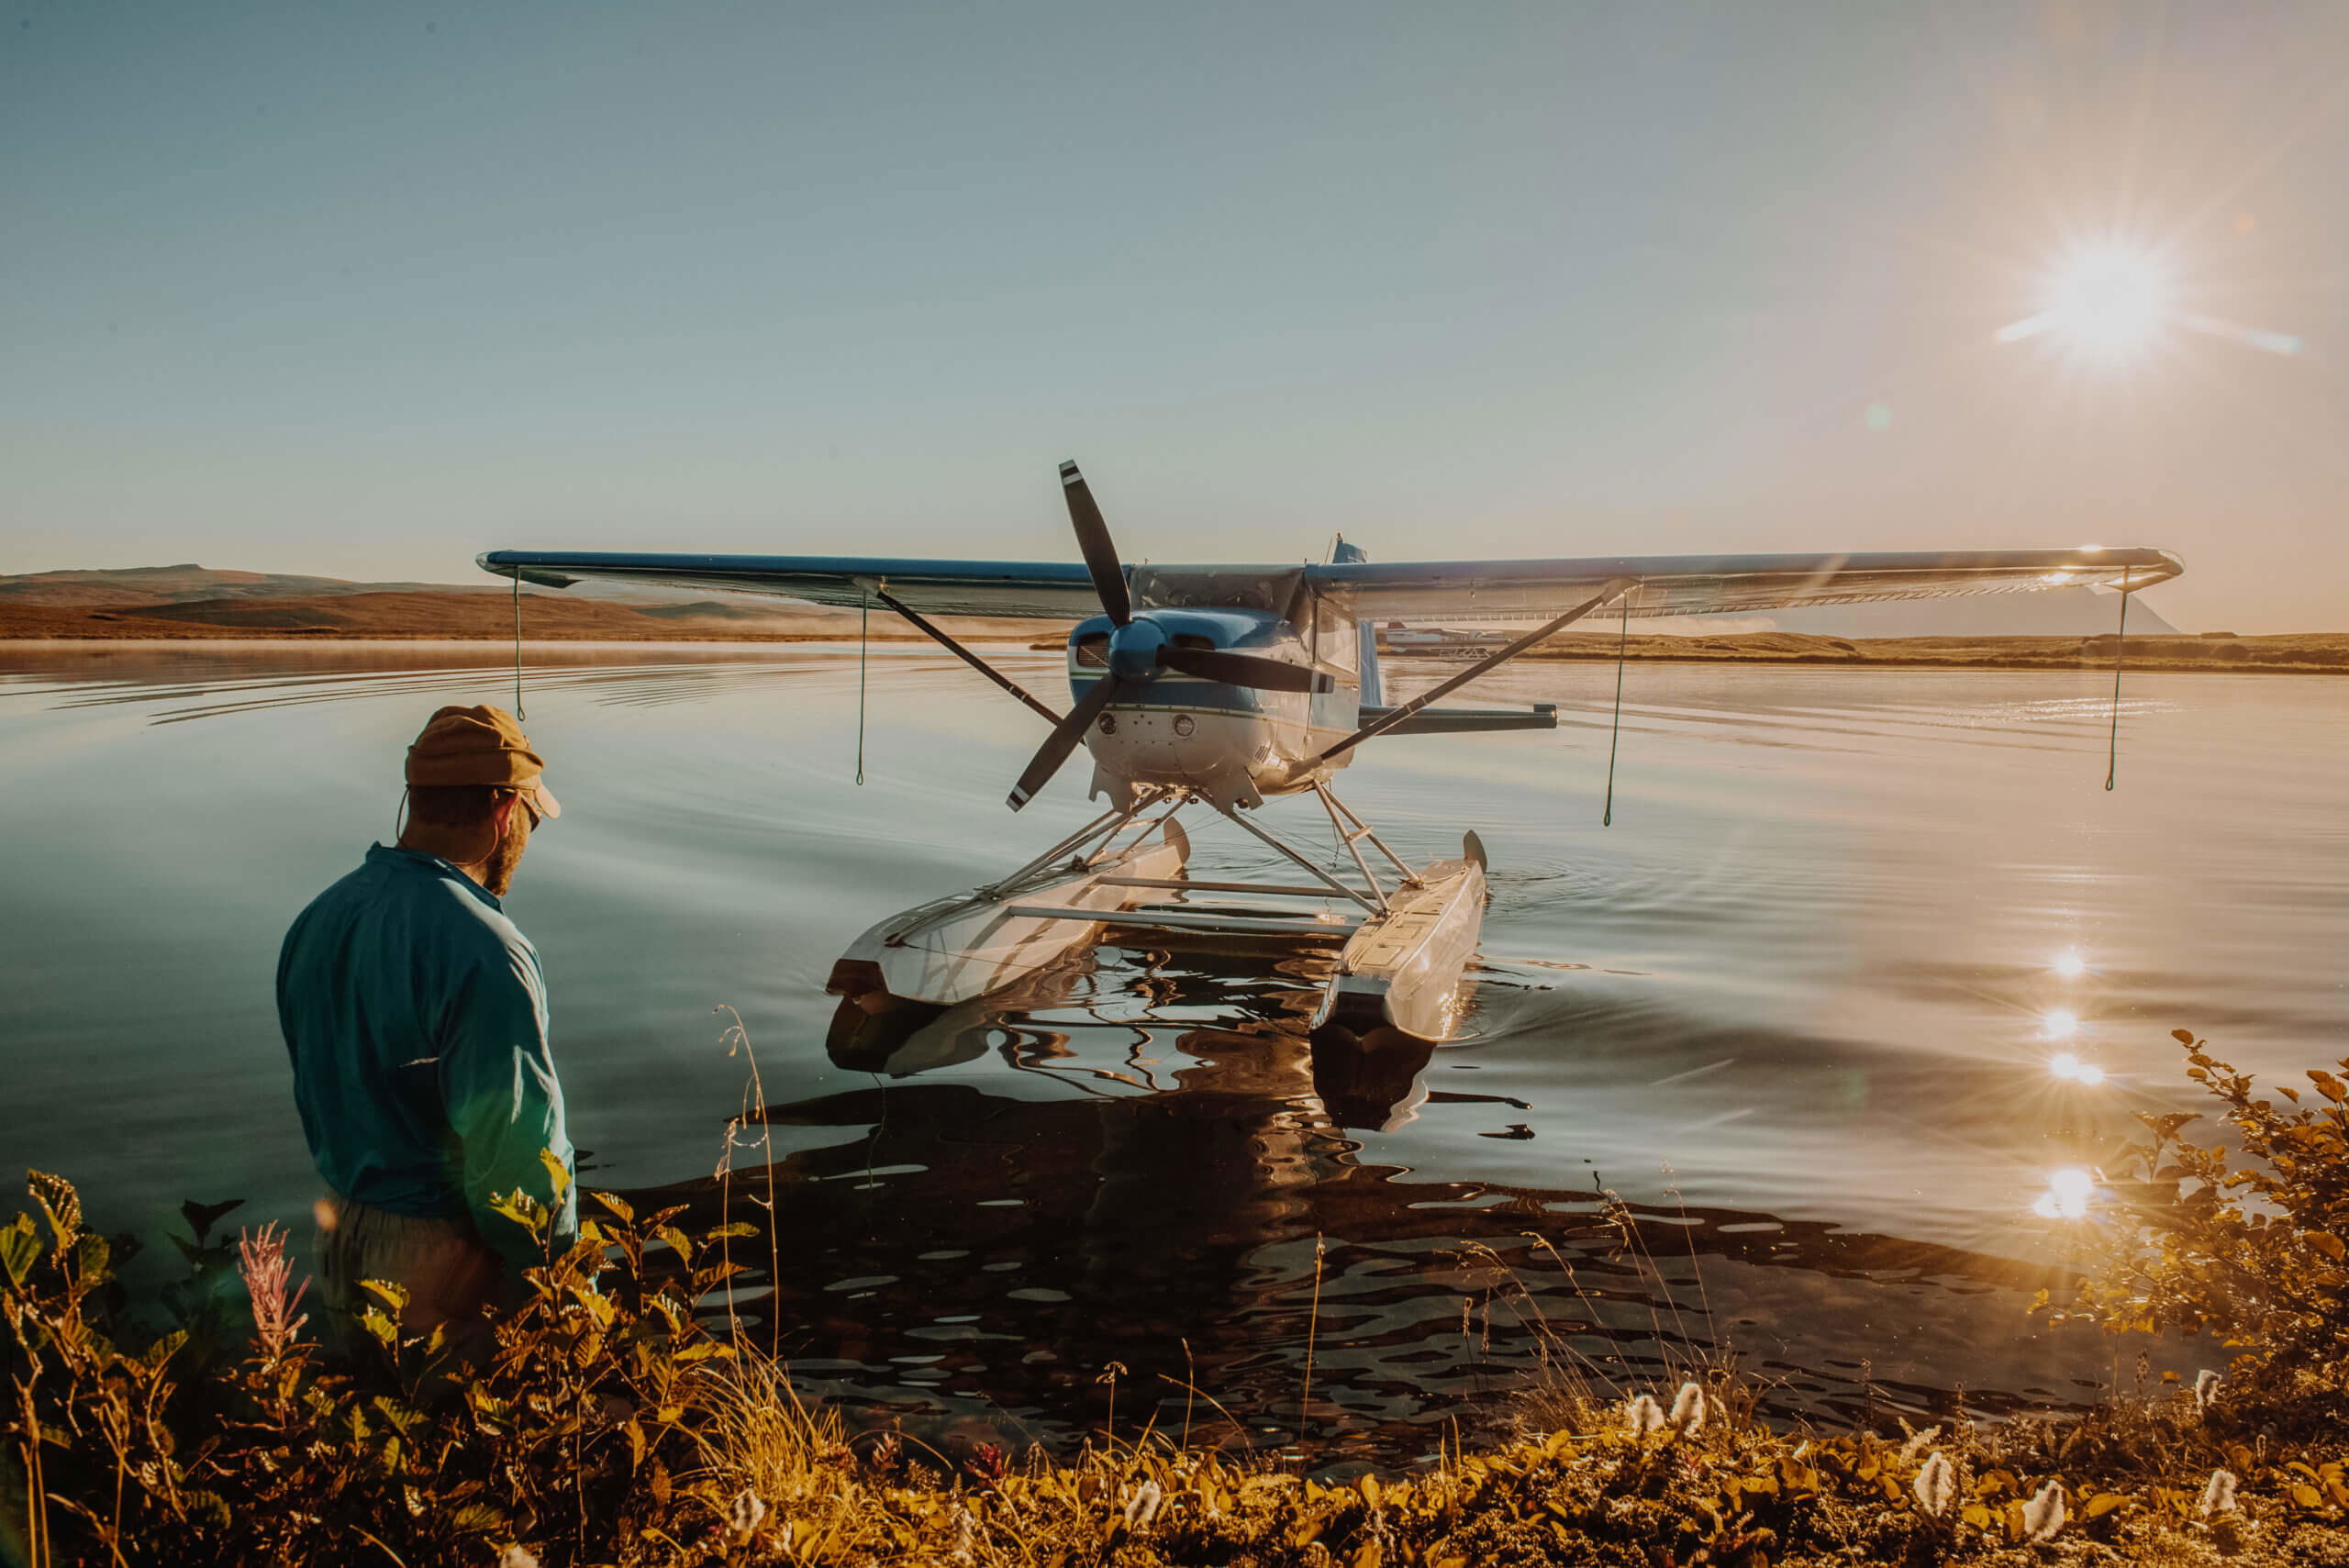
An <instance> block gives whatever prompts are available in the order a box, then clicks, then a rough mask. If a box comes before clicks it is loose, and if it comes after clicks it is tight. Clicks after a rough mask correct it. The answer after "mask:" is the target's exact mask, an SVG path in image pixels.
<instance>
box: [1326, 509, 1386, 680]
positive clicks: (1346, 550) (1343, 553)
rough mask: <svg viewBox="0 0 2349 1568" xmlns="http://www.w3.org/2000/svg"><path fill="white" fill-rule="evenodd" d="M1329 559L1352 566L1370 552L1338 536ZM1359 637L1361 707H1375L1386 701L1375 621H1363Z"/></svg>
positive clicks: (1366, 556)
mask: <svg viewBox="0 0 2349 1568" xmlns="http://www.w3.org/2000/svg"><path fill="white" fill-rule="evenodd" d="M1369 559H1370V551H1368V550H1364V549H1363V547H1362V546H1360V545H1358V544H1348V543H1347V542H1346V539H1345V536H1344V535H1343V534H1341V535H1339V536H1338V539H1337V542H1336V543H1335V544H1333V545H1332V546H1330V561H1331V562H1335V563H1336V564H1338V565H1341V566H1346V565H1352V564H1353V562H1357V561H1368V560H1369ZM1361 635H1362V701H1363V706H1364V707H1376V706H1379V705H1380V704H1381V703H1383V702H1385V701H1386V694H1385V692H1384V691H1382V690H1381V689H1380V686H1379V681H1378V625H1377V623H1376V622H1375V621H1369V620H1365V621H1364V622H1363V623H1362V626H1361Z"/></svg>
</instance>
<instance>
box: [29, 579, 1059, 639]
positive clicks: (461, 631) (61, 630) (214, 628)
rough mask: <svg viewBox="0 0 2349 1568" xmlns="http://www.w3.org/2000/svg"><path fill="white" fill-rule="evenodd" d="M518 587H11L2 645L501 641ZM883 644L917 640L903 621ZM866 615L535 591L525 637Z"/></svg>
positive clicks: (961, 629) (975, 633)
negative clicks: (175, 640)
mask: <svg viewBox="0 0 2349 1568" xmlns="http://www.w3.org/2000/svg"><path fill="white" fill-rule="evenodd" d="M512 593H513V589H512V587H511V586H510V585H509V584H506V583H504V582H502V581H499V580H496V579H494V578H490V577H488V576H487V575H486V574H484V578H483V580H482V581H481V582H480V583H478V584H453V583H353V582H349V581H346V580H344V579H341V578H337V577H302V576H293V575H288V574H286V573H273V572H237V571H225V570H220V569H217V568H213V567H206V566H197V565H194V564H184V565H179V566H142V567H131V568H125V569H117V570H107V571H84V572H37V573H28V574H25V575H22V576H15V577H0V638H142V639H143V638H166V637H180V638H224V637H326V638H338V637H340V638H407V639H461V640H498V641H502V640H505V639H509V638H511V637H512V636H513V635H514V609H513V605H512V601H511V595H512ZM945 624H946V625H948V626H949V627H950V628H952V629H954V630H955V631H956V632H957V633H958V634H959V635H962V636H965V637H973V638H989V639H993V638H1008V637H1017V638H1020V639H1027V638H1030V637H1033V636H1034V635H1035V634H1036V630H1037V623H1035V622H1032V621H996V620H986V619H980V618H974V617H946V621H945ZM872 630H873V636H874V638H875V639H879V640H884V641H898V640H904V639H911V638H917V637H918V636H919V635H920V634H919V633H918V632H915V631H914V630H913V629H912V628H909V627H907V626H906V625H904V624H903V623H902V622H900V621H898V620H896V618H895V617H875V619H874V622H873V628H872ZM856 631H857V615H856V612H855V611H853V610H845V609H838V608H834V607H831V606H824V605H803V604H797V603H795V602H793V601H791V600H787V599H777V598H767V597H762V596H759V595H723V596H722V597H717V598H713V597H712V596H711V595H709V594H708V593H707V591H702V590H695V591H685V590H673V589H666V588H647V587H640V586H638V585H636V584H597V585H596V586H595V587H594V588H593V589H591V588H590V587H589V586H588V585H587V584H582V585H581V586H580V587H578V588H575V589H570V590H565V591H561V592H557V591H551V590H546V589H540V588H529V587H526V588H524V589H523V591H522V634H523V636H524V638H525V639H536V640H540V641H551V640H562V641H618V642H640V641H671V642H708V641H790V642H797V641H811V640H829V639H839V638H852V637H854V636H855V635H856Z"/></svg>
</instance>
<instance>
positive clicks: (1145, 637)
mask: <svg viewBox="0 0 2349 1568" xmlns="http://www.w3.org/2000/svg"><path fill="white" fill-rule="evenodd" d="M1165 643H1166V634H1165V633H1164V632H1163V631H1161V630H1160V629H1159V628H1157V627H1156V626H1155V625H1154V624H1152V622H1150V621H1147V620H1141V619H1135V620H1130V621H1128V622H1127V623H1126V624H1125V625H1123V626H1121V627H1119V628H1116V629H1115V630H1113V631H1111V632H1110V633H1109V673H1111V674H1113V675H1115V676H1117V677H1118V678H1119V679H1120V680H1126V681H1141V680H1147V679H1149V677H1150V675H1151V674H1152V672H1154V671H1155V670H1156V669H1157V668H1158V651H1159V649H1161V648H1163V647H1164V646H1165Z"/></svg>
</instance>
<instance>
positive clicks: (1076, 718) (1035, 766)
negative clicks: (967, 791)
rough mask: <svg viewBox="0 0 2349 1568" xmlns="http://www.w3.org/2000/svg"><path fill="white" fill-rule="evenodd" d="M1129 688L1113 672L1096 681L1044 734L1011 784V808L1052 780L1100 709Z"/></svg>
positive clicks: (1027, 798) (1022, 802)
mask: <svg viewBox="0 0 2349 1568" xmlns="http://www.w3.org/2000/svg"><path fill="white" fill-rule="evenodd" d="M1127 689H1128V687H1127V684H1126V683H1125V682H1123V681H1120V680H1119V679H1117V678H1116V677H1115V676H1113V675H1104V676H1102V677H1101V678H1100V679H1099V680H1097V681H1096V682H1094V683H1093V689H1092V690H1091V691H1089V692H1087V693H1085V695H1084V696H1083V697H1082V698H1080V699H1079V700H1078V702H1077V705H1076V706H1074V707H1073V708H1071V709H1069V712H1068V717H1066V718H1063V719H1062V720H1061V721H1060V723H1059V725H1058V726H1057V727H1055V728H1053V730H1052V733H1051V734H1050V735H1047V736H1046V737H1044V743H1043V744H1042V745H1041V746H1039V747H1037V748H1036V755H1035V756H1034V757H1032V758H1030V760H1029V762H1028V767H1027V770H1026V771H1025V772H1023V773H1021V774H1020V775H1019V783H1018V784H1013V785H1012V786H1011V795H1010V796H1009V801H1010V806H1011V809H1012V810H1014V811H1017V810H1019V808H1020V807H1021V806H1025V805H1027V804H1028V803H1029V802H1030V801H1031V800H1033V799H1035V798H1036V792H1037V791H1038V790H1041V789H1042V788H1043V787H1044V786H1045V785H1046V784H1050V783H1051V782H1052V775H1053V774H1054V773H1059V772H1060V771H1061V764H1062V763H1063V762H1067V761H1068V754H1069V753H1070V752H1071V751H1075V750H1076V743H1077V742H1078V741H1079V740H1083V739H1084V738H1085V731H1086V730H1087V729H1089V728H1092V727H1093V721H1094V720H1095V719H1097V718H1098V717H1101V710H1102V709H1103V708H1105V707H1108V706H1109V705H1110V704H1111V703H1113V702H1115V701H1117V700H1118V698H1119V695H1121V694H1122V693H1123V692H1124V691H1125V690H1127Z"/></svg>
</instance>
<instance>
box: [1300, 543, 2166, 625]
mask: <svg viewBox="0 0 2349 1568" xmlns="http://www.w3.org/2000/svg"><path fill="white" fill-rule="evenodd" d="M2184 570H2185V567H2184V566H2183V565H2181V564H2180V563H2179V562H2178V559H2177V558H2176V556H2174V555H2171V554H2169V553H2168V552H2167V551H2165V550H2143V549H2136V548H2121V547H2109V546H2102V545H2080V546H2075V547H2074V548H2072V549H2070V550H1960V551H1947V552H1937V551H1870V552H1850V553H1843V554H1832V555H1713V556H1705V555H1645V556H1640V555H1624V556H1598V557H1590V558H1586V559H1579V560H1558V561H1390V562H1333V563H1330V564H1328V565H1320V566H1308V567H1306V568H1304V573H1305V581H1306V582H1307V584H1308V585H1310V586H1311V587H1312V588H1314V589H1315V590H1316V591H1318V592H1319V593H1321V594H1323V595H1328V596H1329V597H1330V598H1334V599H1336V600H1338V601H1339V602H1340V603H1341V604H1344V605H1346V606H1348V607H1349V608H1351V609H1352V610H1353V613H1354V614H1355V615H1356V616H1358V617H1361V618H1363V619H1364V620H1405V621H1420V622H1436V623H1444V622H1458V621H1533V620H1547V619H1549V618H1550V617H1553V616H1557V615H1563V614H1564V613H1565V612H1566V611H1567V610H1569V609H1572V608H1573V607H1574V606H1576V605H1578V604H1581V603H1583V602H1585V601H1586V600H1588V599H1589V598H1591V597H1592V596H1594V595H1598V594H1599V593H1601V592H1602V591H1604V589H1605V588H1606V586H1607V584H1609V583H1613V582H1629V583H1631V584H1633V585H1634V586H1633V588H1632V590H1631V614H1633V615H1635V616H1642V617H1645V616H1697V615H1723V614H1731V613H1734V612H1737V611H1741V610H1765V609H1780V608H1785V607H1787V606H1793V605H1854V604H1861V603H1865V602H1867V601H1870V600H1876V599H1932V598H1943V597H1946V596H1949V595H1958V594H2020V593H2029V592H2032V591H2033V590H2035V589H2042V588H2057V587H2081V586H2089V587H2110V588H2121V589H2124V590H2126V591H2128V592H2132V593H2133V592H2135V591H2136V590H2137V589H2140V588H2145V587H2150V586H2152V585H2153V584H2155V583H2161V582H2165V581H2167V580H2168V579H2169V578H2172V577H2175V576H2176V575H2177V574H2178V573H2180V572H2182V571H2184Z"/></svg>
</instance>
